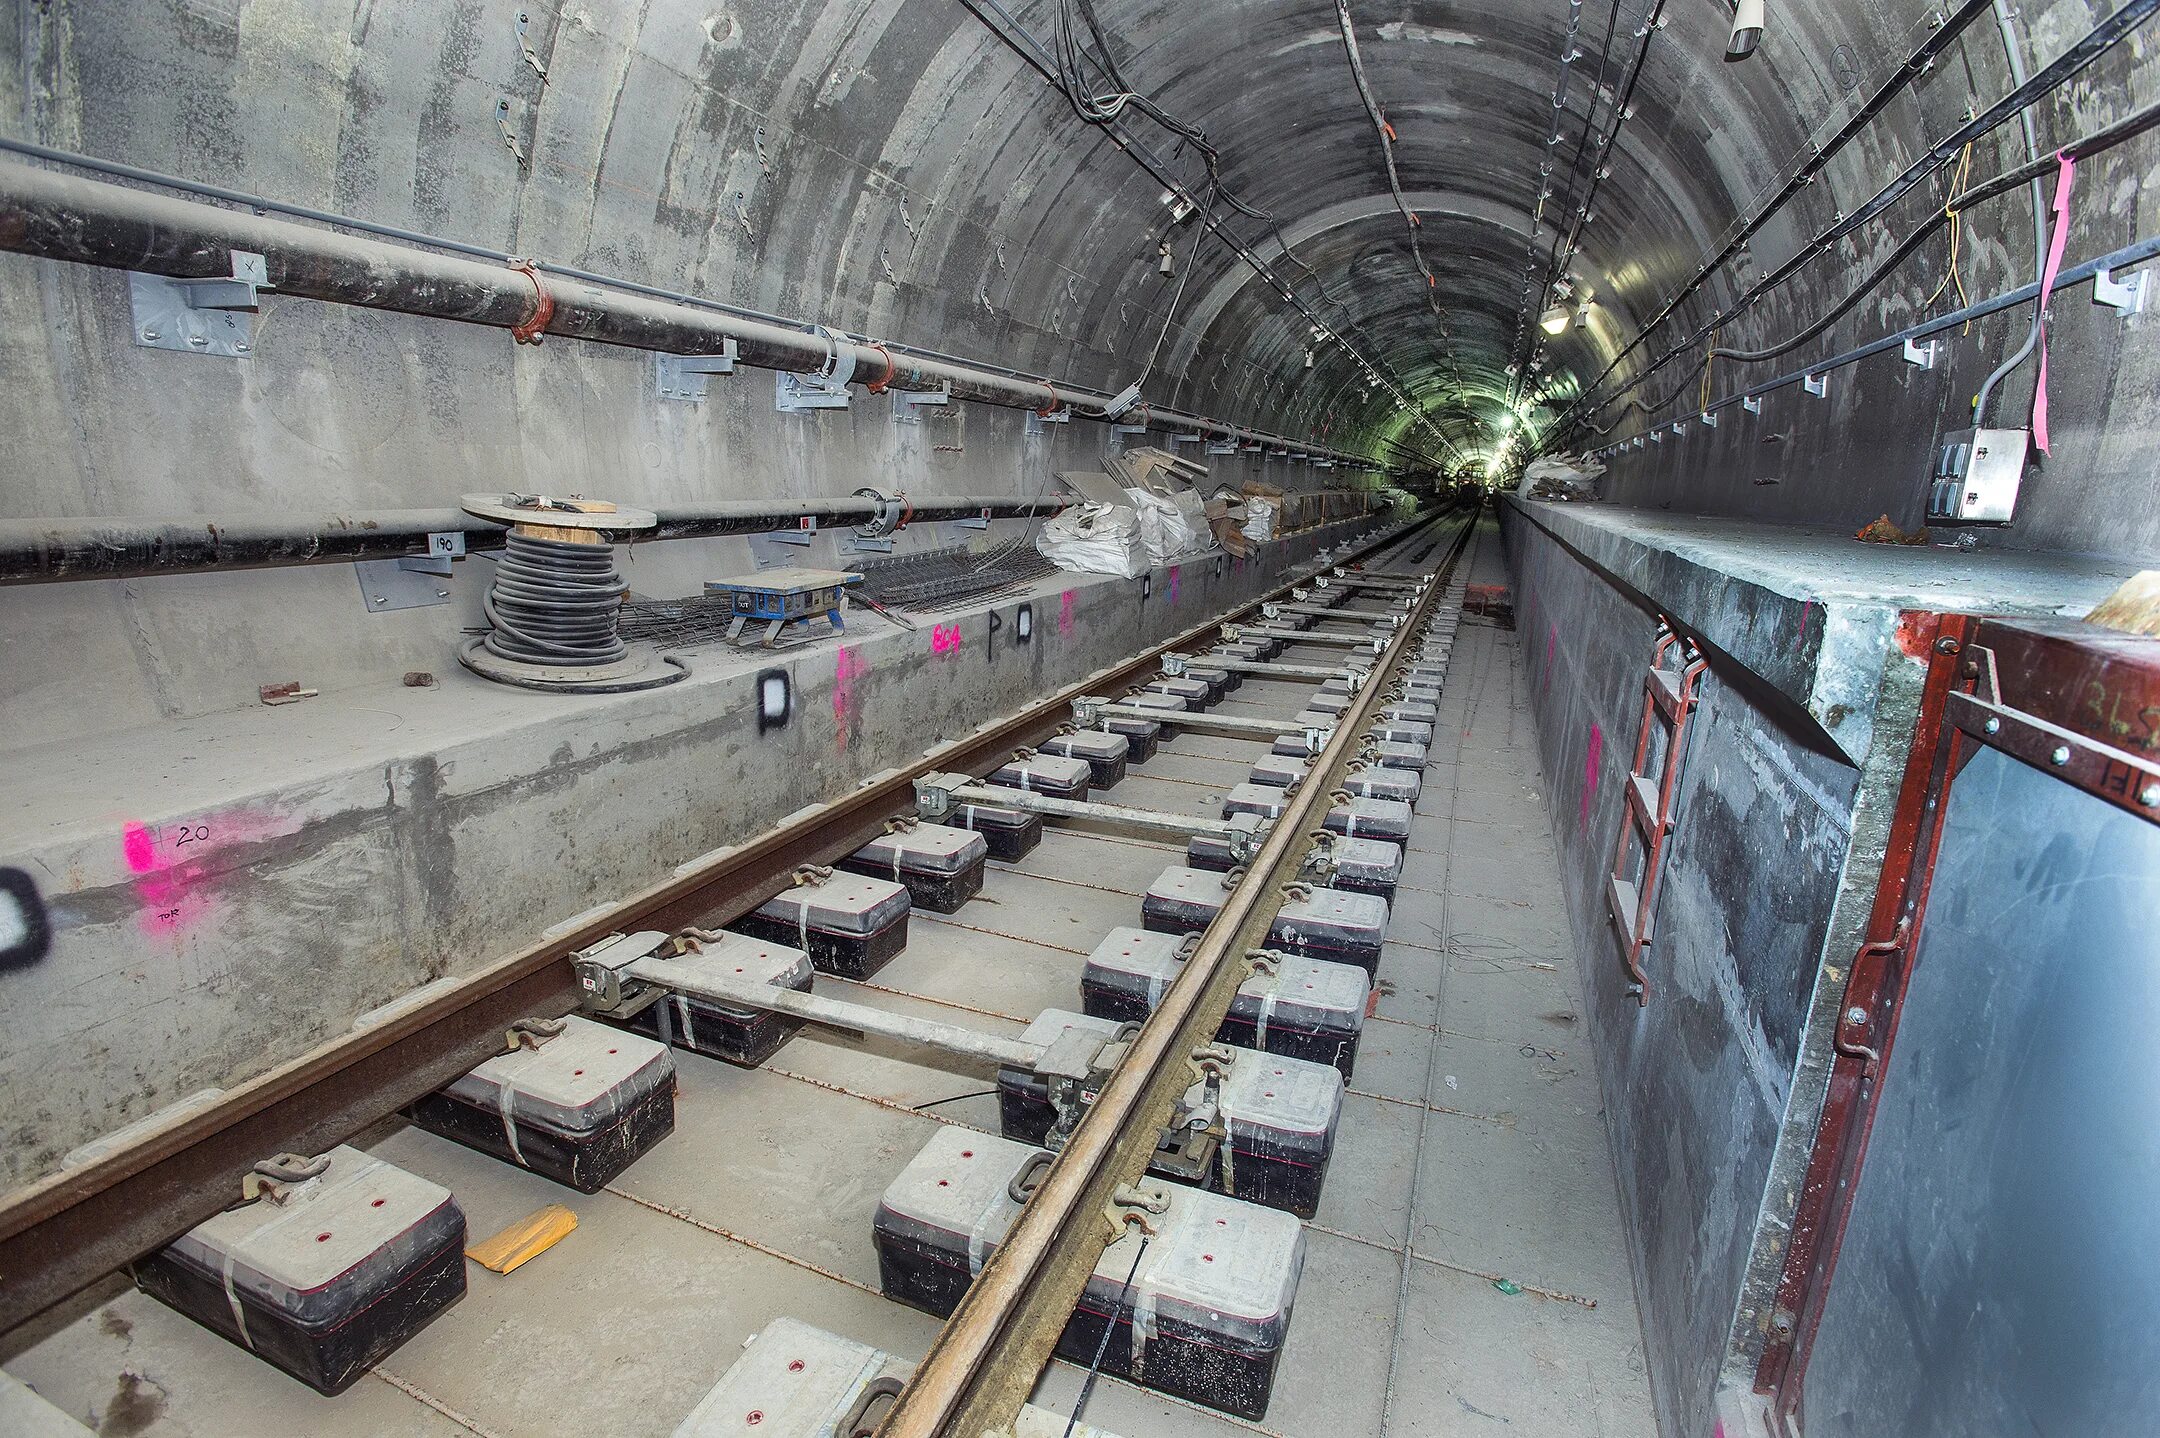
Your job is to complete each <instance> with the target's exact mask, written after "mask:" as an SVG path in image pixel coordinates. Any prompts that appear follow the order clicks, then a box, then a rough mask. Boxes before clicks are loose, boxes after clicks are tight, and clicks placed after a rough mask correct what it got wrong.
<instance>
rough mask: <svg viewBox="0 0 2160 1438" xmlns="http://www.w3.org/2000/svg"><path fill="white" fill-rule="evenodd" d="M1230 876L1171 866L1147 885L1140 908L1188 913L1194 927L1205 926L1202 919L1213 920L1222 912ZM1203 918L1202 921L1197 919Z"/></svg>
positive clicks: (1228, 888)
mask: <svg viewBox="0 0 2160 1438" xmlns="http://www.w3.org/2000/svg"><path fill="white" fill-rule="evenodd" d="M1229 878H1230V876H1229V875H1228V874H1223V873H1218V872H1216V871H1215V870H1213V869H1188V868H1186V867H1185V866H1184V865H1182V864H1172V865H1171V866H1170V867H1169V868H1167V869H1165V870H1163V871H1162V872H1161V873H1160V874H1158V875H1156V876H1155V882H1154V883H1152V884H1150V885H1148V889H1147V897H1146V898H1145V899H1144V900H1142V903H1143V904H1144V905H1153V906H1155V907H1156V908H1163V907H1168V908H1170V909H1171V910H1172V911H1173V912H1175V913H1179V914H1185V913H1191V914H1193V915H1194V916H1195V917H1196V922H1195V924H1194V927H1195V928H1204V927H1206V923H1205V920H1206V919H1213V918H1214V917H1215V915H1216V914H1217V913H1218V912H1219V911H1220V910H1221V909H1222V906H1223V899H1224V898H1225V897H1226V896H1227V895H1228V894H1229V892H1230V889H1231V887H1232V886H1231V885H1230V884H1229V883H1228V882H1226V881H1227V880H1228V879H1229ZM1203 915H1204V916H1205V918H1204V919H1202V918H1200V917H1199V916H1203Z"/></svg>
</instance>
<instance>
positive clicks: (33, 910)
mask: <svg viewBox="0 0 2160 1438" xmlns="http://www.w3.org/2000/svg"><path fill="white" fill-rule="evenodd" d="M51 952H52V920H51V919H50V918H49V917H47V915H46V913H45V901H44V900H43V899H42V898H40V897H38V891H37V883H36V881H35V880H33V879H32V878H31V877H30V876H29V875H28V874H26V873H24V872H23V871H22V870H21V869H0V969H26V968H28V967H30V965H32V964H35V963H38V962H40V961H41V960H43V959H44V957H45V956H46V955H47V954H49V953H51Z"/></svg>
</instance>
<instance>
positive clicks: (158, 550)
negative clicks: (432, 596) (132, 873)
mask: <svg viewBox="0 0 2160 1438" xmlns="http://www.w3.org/2000/svg"><path fill="white" fill-rule="evenodd" d="M1066 502H1067V501H1065V500H1062V499H1042V500H1028V499H1014V498H1012V497H1010V496H999V497H984V496H978V497H972V498H970V497H961V498H941V499H926V500H923V501H921V502H920V503H917V504H915V505H914V506H913V512H912V514H910V515H909V520H910V522H911V523H912V522H917V521H924V520H938V519H975V518H981V517H983V516H986V515H987V516H988V517H989V518H991V519H1027V518H1031V517H1033V516H1035V515H1038V514H1054V513H1055V512H1057V510H1059V509H1060V508H1062V507H1063V506H1064V504H1065V503H1066ZM879 509H880V506H879V504H878V502H877V501H875V500H870V499H830V500H817V501H813V502H811V503H807V504H797V505H774V504H769V503H764V502H761V501H757V500H722V501H716V502H713V503H709V504H691V505H678V506H674V507H671V508H665V509H658V510H655V511H654V512H655V513H656V514H657V515H658V516H659V519H660V523H659V525H658V527H657V528H654V529H650V530H646V531H644V532H643V533H642V534H639V535H636V536H633V538H635V539H709V538H714V537H718V536H722V535H730V534H765V533H768V532H770V531H772V530H776V529H794V528H798V527H799V526H800V525H801V524H802V523H803V521H805V520H809V521H811V522H812V523H814V524H815V525H816V526H817V527H818V528H821V529H826V528H836V527H847V526H853V525H867V524H871V523H873V522H875V521H876V520H877V518H878V513H879ZM507 532H508V531H507V529H506V527H505V526H503V525H500V524H497V523H495V522H494V521H493V520H487V519H478V518H475V517H474V516H472V515H470V514H467V513H466V512H465V511H463V510H462V509H392V510H380V511H376V512H374V513H369V514H331V515H319V516H297V517H293V518H283V517H279V516H275V515H230V516H218V515H191V516H188V517H186V518H170V519H119V518H92V519H0V583H8V584H23V583H39V582H43V581H49V580H64V579H125V578H133V577H139V576H144V575H160V574H184V573H190V572H200V571H204V570H215V569H260V568H266V567H270V566H276V565H293V564H326V563H350V562H352V561H354V560H361V559H403V558H409V557H416V556H420V555H425V554H428V553H430V552H431V550H430V548H429V541H428V537H429V536H430V535H434V534H461V535H463V536H464V537H465V547H466V549H467V550H468V551H473V550H491V549H501V548H502V547H503V535H504V534H505V533H507Z"/></svg>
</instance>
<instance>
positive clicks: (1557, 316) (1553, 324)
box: [1538, 305, 1568, 335]
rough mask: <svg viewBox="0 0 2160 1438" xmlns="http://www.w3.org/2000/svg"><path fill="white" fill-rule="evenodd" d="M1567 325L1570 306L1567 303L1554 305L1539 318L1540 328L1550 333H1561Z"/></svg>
mask: <svg viewBox="0 0 2160 1438" xmlns="http://www.w3.org/2000/svg"><path fill="white" fill-rule="evenodd" d="M1567 327H1568V308H1567V306H1566V305H1554V306H1553V307H1552V308H1551V309H1549V310H1547V311H1545V313H1544V314H1543V315H1542V316H1541V317H1539V319H1538V328H1539V329H1541V330H1543V331H1545V333H1547V334H1549V335H1556V334H1559V333H1561V332H1562V331H1564V330H1565V329H1566V328H1567Z"/></svg>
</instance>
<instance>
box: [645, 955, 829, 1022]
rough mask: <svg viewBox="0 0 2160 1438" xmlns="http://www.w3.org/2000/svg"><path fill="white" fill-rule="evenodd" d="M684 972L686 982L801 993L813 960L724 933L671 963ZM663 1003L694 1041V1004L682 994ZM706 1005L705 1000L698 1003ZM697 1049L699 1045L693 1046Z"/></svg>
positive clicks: (750, 1014) (748, 1013)
mask: <svg viewBox="0 0 2160 1438" xmlns="http://www.w3.org/2000/svg"><path fill="white" fill-rule="evenodd" d="M667 962H668V963H670V964H673V965H676V966H677V967H679V968H681V969H682V971H683V976H684V977H685V978H697V977H700V976H705V977H710V978H723V979H731V980H732V979H748V980H749V981H750V982H752V983H767V984H777V985H779V986H780V987H782V988H787V989H799V988H801V987H803V986H804V985H805V984H807V983H809V982H810V976H811V973H812V969H811V965H810V956H809V955H808V954H806V953H804V952H803V951H802V950H801V949H797V948H791V947H789V946H788V945H786V944H775V943H772V942H770V941H769V940H766V939H753V938H751V937H750V936H749V935H747V934H733V933H729V932H727V931H726V930H724V929H723V930H721V931H720V937H719V938H717V939H707V940H705V941H703V943H701V944H700V945H699V947H698V950H697V952H695V953H690V954H677V955H676V956H674V957H673V958H671V959H669V960H668V961H667ZM661 1002H662V1003H669V1002H672V1003H673V1004H674V1006H675V1013H676V1017H677V1027H678V1028H680V1029H681V1030H682V1031H683V1036H684V1037H685V1038H686V1039H687V1038H690V1037H691V1030H690V1027H689V1024H690V1018H689V1007H690V1004H691V1003H692V1002H693V1000H690V999H687V998H685V997H684V996H683V995H681V994H670V995H669V996H668V997H667V998H666V999H663V1000H661ZM697 1002H702V1000H700V1001H697ZM712 1007H714V1008H717V1009H720V1010H722V1011H723V1012H726V1013H730V1014H740V1015H741V1016H742V1017H744V1018H754V1017H756V1016H757V1015H758V1013H759V1012H760V1011H759V1010H755V1009H738V1008H734V1007H732V1006H730V1005H728V1004H714V1005H712ZM692 1046H693V1047H695V1044H694V1042H693V1044H692Z"/></svg>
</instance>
